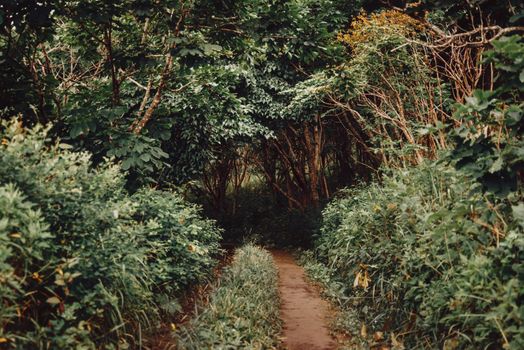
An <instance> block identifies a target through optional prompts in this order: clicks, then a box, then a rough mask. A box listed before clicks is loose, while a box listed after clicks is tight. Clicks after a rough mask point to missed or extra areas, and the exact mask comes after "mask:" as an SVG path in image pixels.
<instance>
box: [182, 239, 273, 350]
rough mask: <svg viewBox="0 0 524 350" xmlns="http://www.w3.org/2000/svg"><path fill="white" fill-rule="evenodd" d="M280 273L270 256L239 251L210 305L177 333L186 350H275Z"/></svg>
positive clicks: (258, 251)
mask: <svg viewBox="0 0 524 350" xmlns="http://www.w3.org/2000/svg"><path fill="white" fill-rule="evenodd" d="M277 277H278V276H277V270H276V267H275V265H274V263H273V259H272V257H271V255H270V253H269V252H268V251H266V250H264V249H262V248H259V247H257V246H254V245H252V244H247V245H245V246H243V247H241V248H238V249H237V251H236V252H235V256H234V257H233V262H232V263H231V265H230V266H228V267H227V268H226V269H225V271H224V272H223V276H222V278H221V281H220V284H219V285H218V286H217V288H216V289H215V290H214V291H213V293H212V295H211V296H210V300H209V303H208V304H207V305H203V306H202V310H201V311H200V312H199V313H198V314H197V315H196V316H195V317H194V319H192V320H191V323H190V324H188V325H184V328H182V329H181V330H180V331H179V332H178V338H179V342H178V346H179V347H180V348H181V349H195V350H196V349H273V348H276V346H277V345H278V344H277V335H278V333H279V331H280V320H279V318H278V314H279V296H278V287H277V282H278V281H277Z"/></svg>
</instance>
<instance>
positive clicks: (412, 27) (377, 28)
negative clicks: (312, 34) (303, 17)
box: [337, 10, 424, 49]
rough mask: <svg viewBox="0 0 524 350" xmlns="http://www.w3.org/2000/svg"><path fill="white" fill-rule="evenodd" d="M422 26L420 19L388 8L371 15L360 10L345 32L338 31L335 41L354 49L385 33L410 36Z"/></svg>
mask: <svg viewBox="0 0 524 350" xmlns="http://www.w3.org/2000/svg"><path fill="white" fill-rule="evenodd" d="M423 28H424V26H423V24H422V23H421V22H420V21H418V20H416V19H414V18H412V17H410V16H408V15H406V14H404V13H402V12H399V11H395V10H388V11H381V12H379V13H372V14H371V15H368V14H367V13H365V12H361V13H360V15H358V16H357V17H356V18H355V19H354V20H353V22H352V23H351V26H350V27H349V30H348V31H347V32H346V33H338V35H337V41H339V42H341V43H344V44H347V45H348V46H351V47H352V48H353V49H354V48H355V47H356V46H358V45H359V44H362V43H366V42H369V41H373V40H375V39H378V38H380V37H381V36H384V35H387V34H397V35H402V36H405V37H412V36H414V35H415V34H416V33H417V32H419V31H421V30H423Z"/></svg>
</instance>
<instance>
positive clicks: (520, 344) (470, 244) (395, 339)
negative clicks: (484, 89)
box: [307, 164, 524, 349]
mask: <svg viewBox="0 0 524 350" xmlns="http://www.w3.org/2000/svg"><path fill="white" fill-rule="evenodd" d="M488 198H489V197H488V196H486V194H485V193H484V192H483V191H482V189H481V185H480V184H478V183H477V182H475V181H472V180H470V179H468V178H466V177H465V175H464V174H463V173H461V172H459V171H456V170H454V169H452V168H450V167H447V166H444V165H442V164H425V165H422V166H419V167H416V168H412V169H407V170H396V171H393V173H392V174H390V175H389V176H386V177H385V178H384V179H383V181H382V183H374V184H371V185H369V186H365V187H360V188H356V189H351V190H346V191H343V192H342V193H341V194H340V195H339V198H338V199H336V200H334V201H333V202H332V203H331V204H330V205H329V206H328V207H327V208H326V209H325V210H324V213H323V225H322V229H321V232H320V235H319V237H318V238H317V241H316V248H315V250H314V252H313V253H312V254H311V255H312V257H313V258H314V259H313V261H310V262H309V263H308V264H307V266H308V270H309V273H310V274H311V275H312V276H313V277H316V278H317V279H318V280H321V281H322V282H323V283H324V284H325V285H326V286H327V287H328V288H327V292H328V294H329V295H330V296H331V297H332V298H333V299H334V300H336V301H338V302H339V304H340V305H341V306H342V307H343V309H344V310H345V316H346V317H345V324H341V326H342V328H344V327H345V330H346V331H348V332H350V333H354V335H355V338H359V337H361V333H363V334H364V335H366V333H367V335H368V336H369V339H360V340H361V341H363V342H364V343H367V344H368V345H369V344H370V343H373V342H378V343H381V342H389V343H390V344H391V343H392V344H393V345H395V344H397V345H400V344H402V343H404V346H405V347H406V348H408V349H415V348H445V349H501V348H511V349H522V348H524V328H523V326H524V325H523V322H524V313H523V306H522V300H524V285H523V281H524V235H523V233H524V232H523V227H524V220H523V219H524V215H523V211H522V208H523V204H522V202H521V203H520V204H517V203H518V201H519V197H518V196H517V194H516V193H515V194H512V195H510V196H508V197H507V199H505V200H497V199H494V198H489V199H488ZM520 201H522V197H520ZM362 324H364V325H365V326H366V327H367V332H362ZM373 332H383V333H385V335H384V339H382V334H381V333H375V334H374V333H373ZM373 335H375V340H373V337H372V336H373ZM355 341H357V339H355Z"/></svg>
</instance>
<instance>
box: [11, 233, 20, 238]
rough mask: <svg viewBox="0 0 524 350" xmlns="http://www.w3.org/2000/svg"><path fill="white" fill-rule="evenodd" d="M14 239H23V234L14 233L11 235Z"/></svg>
mask: <svg viewBox="0 0 524 350" xmlns="http://www.w3.org/2000/svg"><path fill="white" fill-rule="evenodd" d="M10 236H11V237H13V238H22V234H21V233H20V232H13V233H11V234H10Z"/></svg>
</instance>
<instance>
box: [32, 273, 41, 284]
mask: <svg viewBox="0 0 524 350" xmlns="http://www.w3.org/2000/svg"><path fill="white" fill-rule="evenodd" d="M31 278H32V279H34V280H35V281H36V282H38V283H42V276H40V274H39V273H38V272H33V274H32V275H31Z"/></svg>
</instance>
